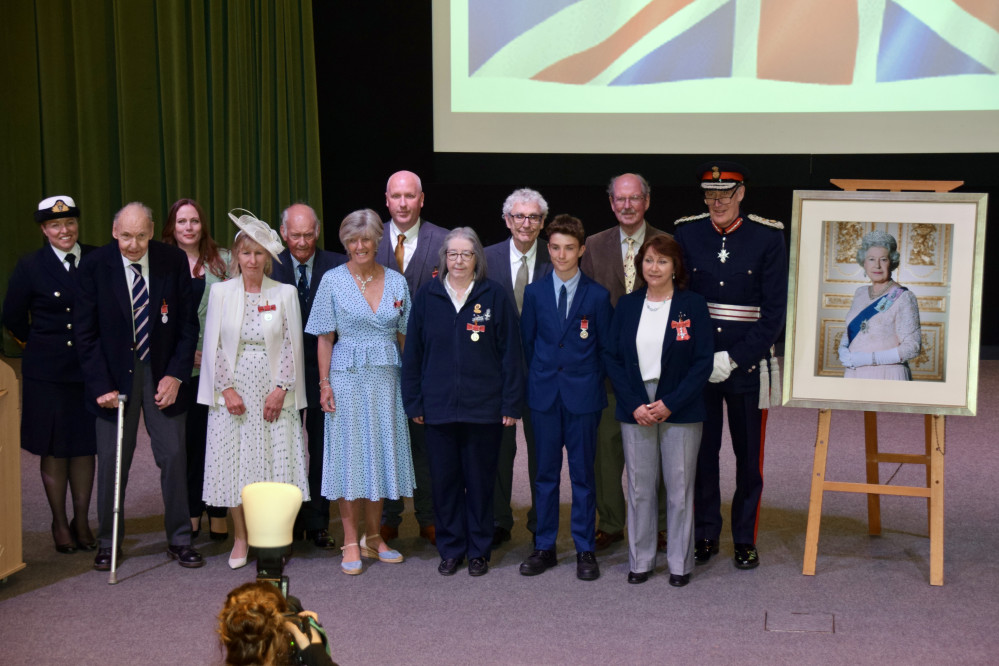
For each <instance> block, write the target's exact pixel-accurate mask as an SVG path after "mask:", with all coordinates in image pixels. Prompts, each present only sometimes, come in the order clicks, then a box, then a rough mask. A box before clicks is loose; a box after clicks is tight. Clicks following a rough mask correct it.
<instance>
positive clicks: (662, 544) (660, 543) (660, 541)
mask: <svg viewBox="0 0 999 666" xmlns="http://www.w3.org/2000/svg"><path fill="white" fill-rule="evenodd" d="M667 544H668V541H667V539H666V530H659V534H657V535H656V550H658V551H659V552H660V553H665V552H666V546H667Z"/></svg>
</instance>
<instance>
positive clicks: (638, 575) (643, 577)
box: [628, 571, 649, 585]
mask: <svg viewBox="0 0 999 666" xmlns="http://www.w3.org/2000/svg"><path fill="white" fill-rule="evenodd" d="M648 579H649V572H648V571H641V572H638V571H629V572H628V582H629V583H631V584H633V585H638V584H639V583H644V582H645V581H647V580H648Z"/></svg>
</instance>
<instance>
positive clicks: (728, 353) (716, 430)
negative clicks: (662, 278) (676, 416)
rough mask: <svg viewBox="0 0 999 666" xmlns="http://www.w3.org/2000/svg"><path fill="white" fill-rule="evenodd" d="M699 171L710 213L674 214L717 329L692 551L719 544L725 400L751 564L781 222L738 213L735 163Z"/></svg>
mask: <svg viewBox="0 0 999 666" xmlns="http://www.w3.org/2000/svg"><path fill="white" fill-rule="evenodd" d="M697 177H698V180H699V181H700V183H701V189H702V191H703V193H704V203H705V204H707V206H708V212H707V213H702V214H701V215H694V216H691V217H684V218H681V219H679V220H677V221H676V240H677V241H678V242H679V243H680V245H681V246H682V248H683V253H684V262H685V263H686V265H687V272H688V275H689V276H690V289H691V290H692V291H694V292H696V293H698V294H700V295H702V296H704V298H705V299H706V300H707V301H708V310H709V312H710V314H711V323H712V326H713V327H714V335H715V358H714V365H715V367H714V371H713V372H712V374H711V378H710V379H709V380H708V382H709V383H708V385H707V387H706V388H705V391H704V401H705V404H706V407H707V419H706V420H705V421H704V430H703V432H702V435H701V448H700V451H699V453H698V458H697V477H696V480H695V483H694V539H695V549H694V560H695V562H696V563H697V564H705V563H707V561H708V560H709V559H711V556H712V555H714V554H716V553H717V552H718V537H719V535H720V534H721V528H722V516H721V493H720V491H719V480H718V477H719V471H718V455H719V451H720V449H721V439H722V402H723V401H724V403H725V404H726V405H727V407H728V420H729V433H730V434H731V436H732V448H733V450H734V453H735V460H736V484H735V495H734V496H733V498H732V540H733V542H734V544H735V566H736V567H738V568H740V569H752V568H755V567H756V566H758V565H759V563H760V557H759V553H758V552H757V549H756V532H757V526H758V524H759V511H760V497H761V495H762V493H763V443H764V435H765V429H766V423H767V408H768V407H769V406H770V405H771V404H778V403H777V402H776V401H778V400H779V399H780V395H779V393H780V391H779V389H778V388H777V385H778V383H779V381H778V377H779V372H780V370H779V368H778V366H777V362H776V359H774V358H773V352H772V347H773V344H774V343H775V342H776V341H777V336H778V335H780V332H781V329H782V328H783V326H784V313H785V307H786V304H787V254H786V252H785V248H784V232H783V229H784V225H782V224H781V223H780V222H776V221H773V220H767V219H764V218H761V217H759V216H757V215H745V214H743V213H742V212H741V204H742V200H743V198H744V197H745V196H746V180H747V172H746V169H745V168H744V167H743V166H741V165H739V164H736V163H734V162H718V161H716V162H708V163H706V164H704V165H702V166H701V167H699V168H698V170H697ZM771 375H772V377H771Z"/></svg>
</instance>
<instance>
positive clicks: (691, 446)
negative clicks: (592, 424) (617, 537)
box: [621, 382, 702, 575]
mask: <svg viewBox="0 0 999 666" xmlns="http://www.w3.org/2000/svg"><path fill="white" fill-rule="evenodd" d="M646 388H647V389H648V394H649V400H650V401H652V400H654V399H655V390H656V386H655V384H654V383H652V382H648V383H646ZM701 426H702V424H701V423H659V424H657V425H654V426H640V425H637V424H634V423H622V424H621V439H622V443H623V448H624V460H625V466H626V469H627V470H628V562H629V564H630V566H631V570H632V571H634V572H636V573H644V572H647V571H652V570H653V569H655V566H656V528H657V526H658V513H659V512H658V504H659V502H658V499H659V498H658V489H659V486H660V483H659V481H660V469H661V471H662V477H661V478H662V480H663V481H664V482H665V486H666V522H667V530H668V533H669V544H668V545H667V547H666V563H667V564H668V565H669V572H670V573H672V574H677V575H683V574H687V573H690V572H691V571H692V570H693V569H694V474H695V473H696V471H697V450H698V449H699V448H700V445H701Z"/></svg>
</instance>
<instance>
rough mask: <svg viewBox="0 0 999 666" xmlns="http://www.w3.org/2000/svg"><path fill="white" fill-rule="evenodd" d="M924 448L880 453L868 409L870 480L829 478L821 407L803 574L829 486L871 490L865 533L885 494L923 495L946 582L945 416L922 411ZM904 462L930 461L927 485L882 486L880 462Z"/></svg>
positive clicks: (894, 183) (890, 185)
mask: <svg viewBox="0 0 999 666" xmlns="http://www.w3.org/2000/svg"><path fill="white" fill-rule="evenodd" d="M830 182H832V184H833V185H836V186H837V187H840V188H842V189H844V190H849V191H856V190H889V191H892V192H901V191H903V190H910V191H911V190H918V191H932V192H950V191H951V190H953V189H954V188H956V187H959V186H961V185H963V184H964V181H929V180H926V181H906V180H847V179H832V180H831V181H830ZM923 418H924V419H925V427H924V429H925V435H926V453H925V455H921V454H909V453H881V452H879V451H878V415H877V412H864V450H865V454H866V458H867V483H847V482H843V481H827V480H826V457H827V455H828V453H829V425H830V422H831V421H832V410H830V409H820V410H819V424H818V430H817V433H816V436H815V458H814V462H813V463H812V490H811V493H810V496H809V502H808V527H807V528H806V530H805V563H804V567H803V568H802V571H801V573H803V574H804V575H806V576H814V575H815V559H816V556H817V555H818V551H819V524H820V522H821V521H822V493H824V492H825V491H827V490H829V491H834V492H844V493H864V494H866V495H867V533H868V534H871V535H878V534H881V495H899V496H903V497H925V498H926V505H927V512H928V517H929V532H930V585H943V514H944V452H945V450H946V449H945V444H944V432H945V425H946V424H945V421H944V418H945V417H944V416H942V415H940V414H924V415H923ZM883 462H884V463H906V464H914V465H925V466H926V486H925V487H922V486H883V485H881V483H880V482H879V480H878V464H879V463H883Z"/></svg>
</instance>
